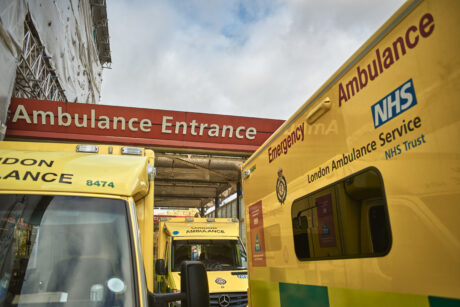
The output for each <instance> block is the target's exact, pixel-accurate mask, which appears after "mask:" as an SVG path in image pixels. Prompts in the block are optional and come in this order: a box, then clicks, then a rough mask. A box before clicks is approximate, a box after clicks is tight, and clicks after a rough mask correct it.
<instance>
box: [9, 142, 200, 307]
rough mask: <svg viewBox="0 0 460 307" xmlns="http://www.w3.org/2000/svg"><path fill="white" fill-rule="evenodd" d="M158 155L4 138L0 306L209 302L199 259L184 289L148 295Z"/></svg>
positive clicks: (189, 267) (190, 269)
mask: <svg viewBox="0 0 460 307" xmlns="http://www.w3.org/2000/svg"><path fill="white" fill-rule="evenodd" d="M153 157H154V156H153V152H152V151H149V150H143V149H140V148H133V147H121V146H109V145H75V144H52V143H35V142H6V141H4V142H0V244H1V247H0V305H1V306H165V305H166V303H167V301H175V300H182V301H183V302H187V304H188V305H187V306H191V305H192V306H195V307H201V306H203V305H204V306H208V304H209V293H208V292H207V279H206V272H205V270H204V267H203V266H202V265H201V264H199V263H196V262H194V263H193V262H192V263H190V262H188V263H186V265H185V266H183V267H182V271H181V273H182V281H181V282H182V283H183V288H184V291H183V292H182V293H178V294H177V295H176V296H162V295H156V294H153V293H152V292H153V274H154V272H153V180H154V173H155V172H154V170H155V169H154V166H153V161H154V159H153ZM184 274H185V275H184Z"/></svg>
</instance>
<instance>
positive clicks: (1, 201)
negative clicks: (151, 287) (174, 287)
mask: <svg viewBox="0 0 460 307" xmlns="http://www.w3.org/2000/svg"><path fill="white" fill-rule="evenodd" d="M126 206H127V204H126V202H125V201H122V200H116V199H104V198H93V197H70V196H47V195H23V194H0V245H1V246H0V306H25V305H27V306H133V305H134V291H133V281H134V278H133V269H132V260H131V248H130V243H129V242H130V240H129V230H128V229H129V227H128V219H127V212H128V210H127V207H126Z"/></svg>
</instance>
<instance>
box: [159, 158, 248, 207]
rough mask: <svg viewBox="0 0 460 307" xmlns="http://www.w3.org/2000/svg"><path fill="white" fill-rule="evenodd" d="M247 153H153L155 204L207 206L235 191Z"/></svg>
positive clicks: (165, 205)
mask: <svg viewBox="0 0 460 307" xmlns="http://www.w3.org/2000/svg"><path fill="white" fill-rule="evenodd" d="M247 157H248V156H247V155H241V156H225V155H212V154H188V153H186V154H184V153H162V152H158V151H156V153H155V167H156V177H155V208H170V207H176V208H178V207H179V208H189V207H195V208H203V207H205V208H207V207H210V206H212V205H214V204H215V201H216V199H217V200H218V201H219V202H220V201H221V200H223V199H225V198H226V197H228V196H229V195H231V194H233V193H235V192H236V191H237V184H238V182H239V181H240V167H241V164H242V163H243V162H244V161H245V160H246V159H247Z"/></svg>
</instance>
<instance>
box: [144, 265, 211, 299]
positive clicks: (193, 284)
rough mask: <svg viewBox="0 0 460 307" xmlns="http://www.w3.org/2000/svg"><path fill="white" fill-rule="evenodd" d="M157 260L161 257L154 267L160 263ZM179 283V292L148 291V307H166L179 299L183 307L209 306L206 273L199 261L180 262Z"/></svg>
mask: <svg viewBox="0 0 460 307" xmlns="http://www.w3.org/2000/svg"><path fill="white" fill-rule="evenodd" d="M159 260H163V259H158V260H157V262H155V268H156V267H157V266H159V265H160V264H161V262H158V261H159ZM159 263H160V264H159ZM163 268H164V260H163ZM180 284H181V292H180V293H149V307H167V306H168V303H169V302H175V301H181V306H183V307H209V287H208V275H207V274H206V269H205V267H204V265H203V264H202V263H201V262H199V261H184V262H182V265H181V281H180Z"/></svg>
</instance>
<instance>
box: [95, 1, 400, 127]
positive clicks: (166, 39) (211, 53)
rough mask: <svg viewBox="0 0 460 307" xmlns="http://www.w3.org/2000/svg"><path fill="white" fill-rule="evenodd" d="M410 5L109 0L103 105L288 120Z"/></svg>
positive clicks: (362, 2)
mask: <svg viewBox="0 0 460 307" xmlns="http://www.w3.org/2000/svg"><path fill="white" fill-rule="evenodd" d="M403 2H404V1H402V0H264V1H261V0H201V1H200V0H110V1H107V13H108V19H109V34H110V48H111V53H112V65H111V66H112V69H105V70H104V72H103V81H102V94H101V102H100V103H101V104H105V105H118V106H130V107H138V108H148V109H162V110H175V111H185V112H199V113H211V114H223V115H237V116H249V117H260V118H271V119H283V120H284V119H288V118H289V116H290V115H291V114H293V113H294V112H295V111H296V110H297V109H298V108H299V107H300V106H301V105H302V104H303V103H304V102H305V101H306V100H308V98H310V97H311V96H312V95H313V93H314V92H315V91H316V90H317V89H318V88H319V87H320V86H321V85H322V84H323V83H324V82H325V81H326V80H327V79H328V78H329V77H330V76H331V75H332V74H333V73H334V72H335V71H337V69H338V68H339V67H340V66H341V65H342V64H343V63H344V62H345V61H346V60H347V59H348V58H349V57H350V56H352V55H353V53H354V52H355V51H356V50H357V49H358V48H359V47H360V46H361V45H362V44H363V43H364V42H365V41H366V40H367V39H368V38H369V37H370V36H371V35H372V34H373V33H374V32H375V31H376V30H377V29H378V28H379V27H380V26H381V25H382V24H383V23H384V22H385V21H386V20H387V19H388V18H389V17H390V16H391V15H392V14H393V13H394V12H395V11H396V10H397V9H398V8H399V7H400V6H401V5H402V4H403Z"/></svg>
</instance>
